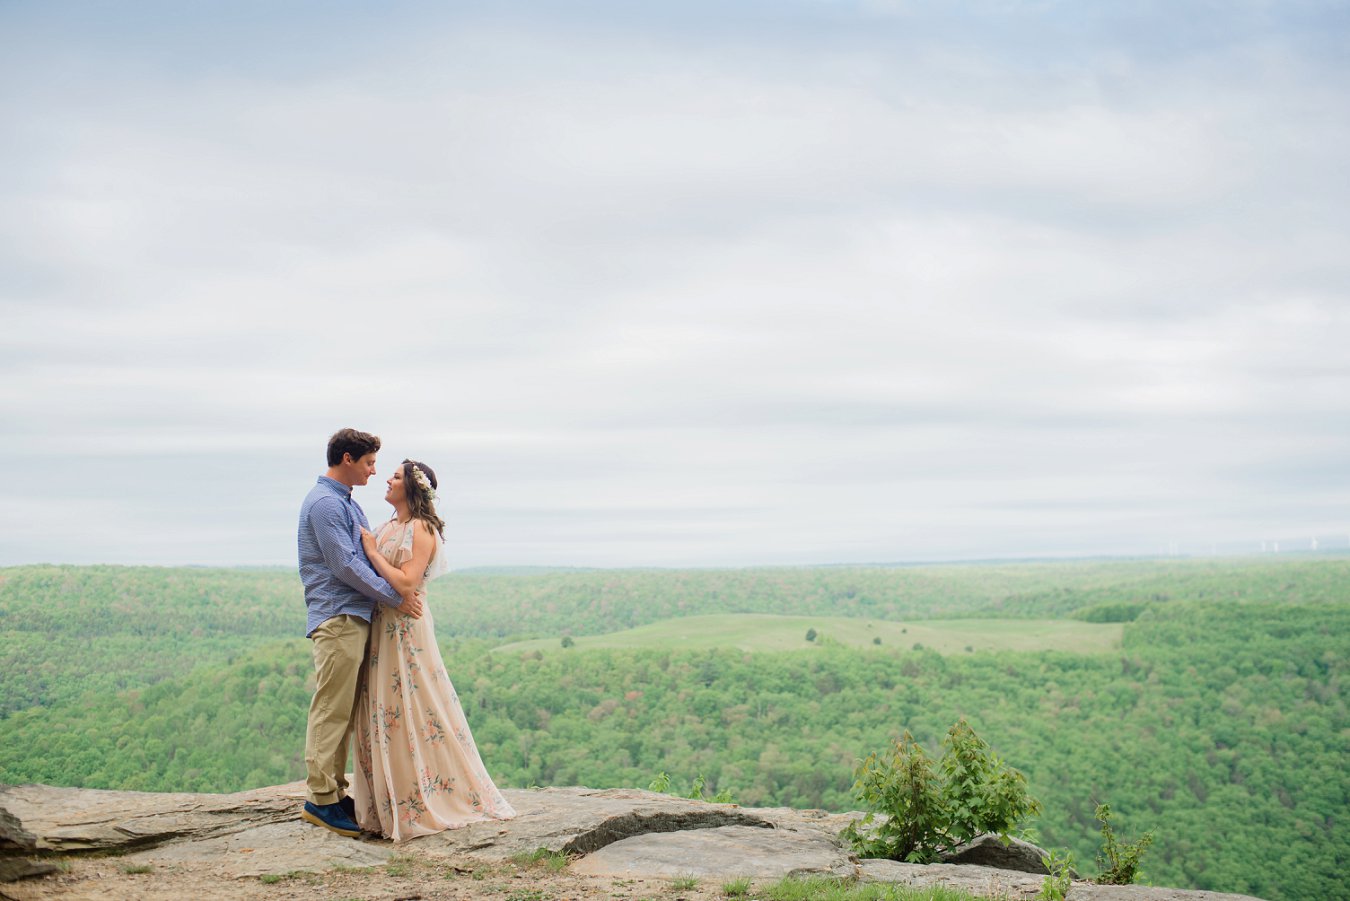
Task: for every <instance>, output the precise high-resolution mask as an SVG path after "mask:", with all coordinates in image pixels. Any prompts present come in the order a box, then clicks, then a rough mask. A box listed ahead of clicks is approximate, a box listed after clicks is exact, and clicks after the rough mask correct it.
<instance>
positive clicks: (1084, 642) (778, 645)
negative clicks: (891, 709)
mask: <svg viewBox="0 0 1350 901" xmlns="http://www.w3.org/2000/svg"><path fill="white" fill-rule="evenodd" d="M808 629H814V630H815V631H816V640H815V641H814V642H809V641H807V640H806V633H807V630H808ZM1122 631H1123V629H1122V626H1121V625H1120V624H1119V623H1084V622H1078V621H1076V620H1062V619H1016V620H1014V619H953V620H916V621H914V622H887V621H884V620H864V619H854V618H851V617H840V616H775V615H771V614H758V613H738V614H717V615H713V616H687V617H681V618H679V619H667V620H662V621H661V622H658V623H650V624H648V625H645V626H639V627H638V628H636V629H627V630H625V631H622V632H611V633H609V634H606V635H580V636H574V637H573V641H574V642H575V643H576V647H577V648H581V649H586V648H648V649H658V650H661V649H664V650H687V649H701V648H739V649H741V650H745V651H797V650H810V649H811V648H815V647H820V646H821V645H822V644H825V643H829V642H837V643H839V644H841V645H847V646H849V647H857V648H864V649H865V648H889V649H894V648H913V647H914V646H915V645H916V644H919V645H922V646H923V647H925V648H931V649H933V650H935V651H938V652H940V653H943V654H951V653H962V652H966V651H1047V650H1058V651H1078V652H1081V653H1100V652H1107V651H1113V650H1116V649H1118V648H1119V647H1120V641H1121V634H1122ZM876 639H880V640H881V641H880V644H878V643H877V641H876ZM561 649H562V641H561V638H560V637H559V638H540V639H535V640H533V641H518V642H513V643H512V644H507V645H502V646H500V647H498V648H496V650H498V651H508V652H519V651H536V650H538V651H555V650H561Z"/></svg>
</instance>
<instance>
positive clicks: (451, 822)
mask: <svg viewBox="0 0 1350 901" xmlns="http://www.w3.org/2000/svg"><path fill="white" fill-rule="evenodd" d="M388 485H389V491H388V492H387V493H386V494H385V496H384V499H385V500H386V501H388V502H389V503H390V504H392V505H393V507H394V516H393V518H392V519H390V520H389V521H388V522H386V523H385V524H384V525H382V526H380V528H379V530H378V531H377V532H376V534H373V535H372V534H371V533H370V532H368V531H366V530H364V529H362V534H361V542H362V544H363V546H364V547H365V551H366V556H367V557H369V558H370V562H371V565H372V566H374V567H375V570H376V571H377V572H378V573H379V574H380V575H381V576H383V577H384V578H385V579H386V580H388V582H389V584H391V585H392V586H394V589H395V590H397V591H398V592H399V593H400V594H403V595H405V596H406V595H409V594H412V593H413V592H420V591H422V590H423V583H424V582H425V581H426V580H428V579H433V578H435V577H436V576H439V575H442V574H443V573H445V572H446V571H447V570H448V569H449V566H448V565H447V563H446V561H445V523H444V522H442V521H441V518H440V517H439V516H437V515H436V507H435V503H434V501H435V498H436V474H435V473H434V472H433V471H432V470H431V467H429V466H427V465H426V464H425V463H419V462H416V461H413V460H404V461H403V465H402V466H400V467H399V468H398V469H397V470H395V471H394V474H393V476H392V477H390V479H389V482H388ZM376 607H377V609H376V610H375V615H374V617H373V618H372V619H371V622H370V646H369V661H368V668H367V676H368V678H367V679H366V680H365V682H364V684H363V685H362V687H361V689H360V691H359V693H358V695H357V698H356V705H357V709H356V713H355V715H354V717H353V719H354V720H355V722H356V726H355V735H356V742H355V744H356V773H355V777H354V779H353V781H352V797H353V800H354V801H355V802H356V821H357V823H358V824H359V825H360V826H361V828H362V829H365V830H367V831H369V832H379V833H380V834H381V835H383V836H384V837H386V838H391V839H393V840H394V841H396V842H401V841H407V840H408V839H410V838H415V837H417V836H419V835H430V834H432V833H435V832H440V831H442V830H444V829H455V828H457V827H460V826H465V825H468V824H469V823H474V822H478V821H480V820H488V819H499V820H504V819H508V818H510V817H513V816H515V815H516V812H515V811H514V810H513V809H512V808H511V805H510V804H508V803H507V802H506V799H505V798H503V797H502V795H501V792H499V791H498V790H497V786H495V785H493V783H492V779H491V778H490V777H489V776H488V774H487V770H486V769H485V768H484V767H483V761H482V758H480V757H479V756H478V748H477V746H476V745H475V744H474V741H473V736H472V735H470V734H469V724H468V723H467V722H466V721H465V719H464V711H463V709H462V708H461V707H460V704H459V695H457V694H456V693H455V688H454V686H453V685H451V684H450V677H449V676H448V675H447V674H446V671H445V664H444V663H443V662H442V661H441V653H440V651H439V650H438V649H437V647H436V636H435V633H434V624H433V622H432V618H431V610H430V609H429V608H428V609H425V610H424V612H423V614H422V617H421V618H420V619H413V618H412V617H408V616H403V615H402V614H400V613H399V612H398V610H396V609H394V608H382V607H380V606H379V605H376Z"/></svg>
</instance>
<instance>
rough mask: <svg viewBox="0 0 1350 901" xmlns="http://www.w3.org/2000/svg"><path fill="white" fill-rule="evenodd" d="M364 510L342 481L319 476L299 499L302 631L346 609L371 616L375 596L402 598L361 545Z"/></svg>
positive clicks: (386, 600)
mask: <svg viewBox="0 0 1350 901" xmlns="http://www.w3.org/2000/svg"><path fill="white" fill-rule="evenodd" d="M363 526H364V527H365V528H367V529H368V528H370V525H369V523H367V522H366V514H365V511H363V510H362V509H361V507H360V505H358V504H357V503H356V501H354V500H352V490H351V488H348V487H347V486H346V485H344V484H342V483H341V482H339V481H337V480H336V479H330V478H328V476H319V483H318V484H317V485H315V486H314V488H313V489H312V490H311V491H310V492H309V494H308V495H307V496H306V497H305V502H304V503H303V504H301V505H300V530H299V540H300V581H301V582H304V583H305V606H307V607H308V608H309V617H308V622H307V623H306V624H305V637H309V636H310V635H312V634H313V633H314V630H315V629H317V628H318V627H319V625H320V624H321V623H323V621H324V620H326V619H332V618H333V617H335V616H340V615H341V614H344V613H348V614H351V615H352V616H359V617H361V619H363V620H365V621H366V622H370V617H371V614H372V613H373V612H374V610H375V602H376V601H379V602H380V603H383V604H387V605H389V606H390V607H397V606H398V605H399V604H402V603H403V598H402V597H400V596H399V593H398V592H397V591H395V590H394V587H393V586H392V585H390V584H389V583H388V582H386V581H385V580H384V579H382V578H380V576H379V574H378V573H376V572H375V570H374V569H372V568H371V565H370V561H369V560H367V559H366V552H365V551H364V550H362V549H361V528H362V527H363Z"/></svg>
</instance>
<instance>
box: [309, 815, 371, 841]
mask: <svg viewBox="0 0 1350 901" xmlns="http://www.w3.org/2000/svg"><path fill="white" fill-rule="evenodd" d="M300 819H302V820H304V821H305V822H307V823H313V824H314V825H315V826H322V827H323V828H325V829H327V830H328V831H329V832H336V833H337V834H338V835H345V836H347V838H360V836H361V830H359V829H358V830H356V831H355V832H353V831H351V830H350V829H339V828H338V827H336V826H334V825H333V824H332V823H325V822H324V821H323V820H321V819H319V818H318V817H316V816H315V815H314V814H312V813H310V812H309V811H308V810H302V811H300Z"/></svg>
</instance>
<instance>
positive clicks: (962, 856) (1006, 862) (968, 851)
mask: <svg viewBox="0 0 1350 901" xmlns="http://www.w3.org/2000/svg"><path fill="white" fill-rule="evenodd" d="M1047 853H1048V852H1047V851H1046V850H1045V849H1044V848H1038V847H1037V846H1035V845H1033V844H1032V843H1031V842H1024V841H1022V840H1021V839H1019V838H1009V839H1008V843H1007V844H1006V845H1005V844H1004V843H1003V839H1001V838H999V837H998V836H997V835H989V834H985V835H980V836H976V837H975V838H973V839H971V840H970V841H968V842H966V843H965V844H962V845H957V846H956V847H955V848H952V849H951V850H950V851H948V852H947V853H946V854H943V855H942V862H943V863H954V864H975V865H976V866H981V867H994V868H995V869H998V870H1017V871H1019V872H1022V873H1036V874H1039V875H1045V874H1047V873H1049V872H1050V870H1049V869H1047V868H1046V866H1045V863H1044V860H1045V857H1046V855H1047Z"/></svg>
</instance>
